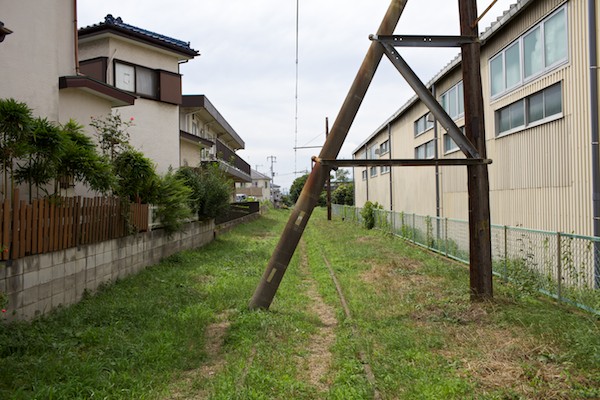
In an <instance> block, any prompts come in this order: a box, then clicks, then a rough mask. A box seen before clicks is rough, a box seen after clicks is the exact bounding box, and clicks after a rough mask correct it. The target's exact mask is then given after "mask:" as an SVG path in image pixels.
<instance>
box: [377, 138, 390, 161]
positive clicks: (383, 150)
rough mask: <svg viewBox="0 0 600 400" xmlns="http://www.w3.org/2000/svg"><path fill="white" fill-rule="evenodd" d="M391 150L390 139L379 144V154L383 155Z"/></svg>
mask: <svg viewBox="0 0 600 400" xmlns="http://www.w3.org/2000/svg"><path fill="white" fill-rule="evenodd" d="M389 152H390V141H389V140H386V141H385V142H383V143H381V144H380V145H379V156H380V157H381V156H382V155H384V154H387V153H389Z"/></svg>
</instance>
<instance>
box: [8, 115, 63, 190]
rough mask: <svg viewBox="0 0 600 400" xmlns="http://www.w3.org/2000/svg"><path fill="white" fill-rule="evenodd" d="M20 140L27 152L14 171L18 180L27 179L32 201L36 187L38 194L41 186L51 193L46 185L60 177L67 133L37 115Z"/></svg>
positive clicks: (14, 176) (19, 182) (16, 180)
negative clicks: (58, 173) (59, 169)
mask: <svg viewBox="0 0 600 400" xmlns="http://www.w3.org/2000/svg"><path fill="white" fill-rule="evenodd" d="M20 140H21V145H22V146H23V150H24V152H23V154H22V155H21V158H20V159H19V160H17V161H16V169H15V170H14V173H13V178H14V180H15V182H16V183H18V184H21V183H24V182H26V183H27V184H28V185H29V200H31V198H32V195H33V188H35V189H36V191H37V194H38V196H39V190H40V189H41V190H42V191H43V192H44V194H45V195H49V193H48V190H47V188H46V186H47V185H48V184H49V183H51V182H52V180H55V181H56V180H57V179H56V178H57V169H58V164H59V162H60V159H61V157H62V154H63V152H64V148H65V143H66V141H67V138H66V136H65V134H64V133H63V132H62V131H61V129H60V127H59V126H57V125H56V124H53V123H52V122H50V121H48V120H47V119H46V118H35V119H33V120H32V123H31V129H30V130H28V131H27V132H25V133H24V134H23V136H22V137H21V139H20ZM55 189H56V185H55ZM55 192H56V190H55Z"/></svg>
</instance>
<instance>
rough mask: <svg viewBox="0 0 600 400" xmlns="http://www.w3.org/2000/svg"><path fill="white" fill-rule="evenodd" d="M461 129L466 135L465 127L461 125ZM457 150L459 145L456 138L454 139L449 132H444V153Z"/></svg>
mask: <svg viewBox="0 0 600 400" xmlns="http://www.w3.org/2000/svg"><path fill="white" fill-rule="evenodd" d="M460 131H461V132H462V134H463V135H464V134H465V127H464V126H461V127H460ZM456 150H458V145H457V144H456V142H455V141H454V139H452V137H451V136H450V135H449V134H447V133H444V153H445V154H448V153H452V152H453V151H456Z"/></svg>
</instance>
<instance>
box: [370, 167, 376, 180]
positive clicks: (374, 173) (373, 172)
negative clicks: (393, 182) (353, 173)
mask: <svg viewBox="0 0 600 400" xmlns="http://www.w3.org/2000/svg"><path fill="white" fill-rule="evenodd" d="M374 176H377V167H371V178H373V177H374Z"/></svg>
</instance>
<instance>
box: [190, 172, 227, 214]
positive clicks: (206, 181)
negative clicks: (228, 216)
mask: <svg viewBox="0 0 600 400" xmlns="http://www.w3.org/2000/svg"><path fill="white" fill-rule="evenodd" d="M198 174H199V176H200V183H201V184H200V191H199V193H198V217H199V218H200V219H212V218H216V217H218V216H221V215H224V214H225V213H227V211H228V210H229V202H230V200H231V196H232V195H233V182H232V181H231V180H230V179H228V178H227V176H226V175H225V172H223V171H222V170H221V169H220V168H219V165H218V164H205V165H202V166H201V167H200V169H199V170H198Z"/></svg>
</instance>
